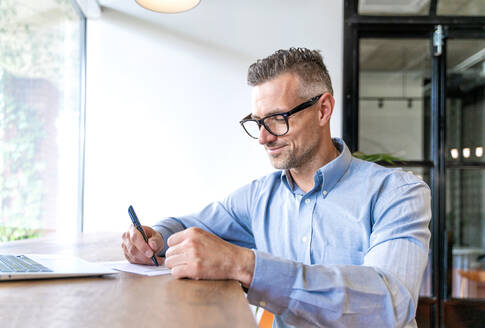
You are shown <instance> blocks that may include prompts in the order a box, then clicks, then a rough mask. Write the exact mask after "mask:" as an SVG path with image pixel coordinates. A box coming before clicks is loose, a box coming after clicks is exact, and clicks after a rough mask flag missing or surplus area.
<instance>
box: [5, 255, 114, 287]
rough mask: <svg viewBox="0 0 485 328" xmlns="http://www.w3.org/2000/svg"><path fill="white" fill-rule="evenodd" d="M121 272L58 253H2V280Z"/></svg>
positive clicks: (100, 274)
mask: <svg viewBox="0 0 485 328" xmlns="http://www.w3.org/2000/svg"><path fill="white" fill-rule="evenodd" d="M112 273H119V272H118V271H115V270H112V269H111V268H109V267H107V266H105V265H102V264H97V263H91V262H87V261H84V260H82V259H80V258H78V257H75V256H69V255H57V254H23V255H11V254H8V255H2V254H0V281H2V280H24V279H44V278H65V277H83V276H102V275H105V274H112Z"/></svg>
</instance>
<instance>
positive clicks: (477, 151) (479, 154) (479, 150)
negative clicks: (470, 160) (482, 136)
mask: <svg viewBox="0 0 485 328" xmlns="http://www.w3.org/2000/svg"><path fill="white" fill-rule="evenodd" d="M475 156H477V157H482V156H483V147H477V148H475Z"/></svg>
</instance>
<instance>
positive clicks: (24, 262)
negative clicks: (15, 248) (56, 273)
mask: <svg viewBox="0 0 485 328" xmlns="http://www.w3.org/2000/svg"><path fill="white" fill-rule="evenodd" d="M0 272H52V270H50V269H48V268H46V267H45V266H43V265H42V264H39V263H37V262H35V261H34V260H32V259H30V258H28V257H27V256H24V255H17V256H15V255H0Z"/></svg>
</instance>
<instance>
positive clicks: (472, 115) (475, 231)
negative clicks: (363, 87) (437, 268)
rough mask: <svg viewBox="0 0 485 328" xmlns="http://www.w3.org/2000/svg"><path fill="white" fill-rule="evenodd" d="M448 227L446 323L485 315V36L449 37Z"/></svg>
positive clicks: (447, 82)
mask: <svg viewBox="0 0 485 328" xmlns="http://www.w3.org/2000/svg"><path fill="white" fill-rule="evenodd" d="M446 48H447V52H446V71H447V73H446V90H445V95H446V125H445V126H446V146H445V163H446V211H445V215H446V230H447V231H448V236H449V248H450V249H451V256H450V258H449V260H448V264H447V265H448V267H449V268H448V271H449V273H450V276H451V279H450V280H451V281H449V282H448V285H449V286H448V288H449V290H448V293H447V294H448V295H447V296H448V299H449V301H448V302H447V305H446V308H447V309H448V310H449V311H448V312H449V313H445V318H446V320H445V325H446V326H447V327H452V326H454V325H455V324H456V323H457V322H458V321H462V322H463V321H464V322H467V321H468V324H469V325H468V326H469V327H473V326H475V324H478V322H475V320H472V319H471V318H470V316H469V315H468V314H467V311H468V310H467V309H465V308H462V307H463V305H464V304H473V305H474V306H476V307H478V308H481V310H480V311H481V313H482V317H481V322H482V324H483V322H484V321H483V320H484V319H483V318H484V316H485V154H484V148H485V39H462V38H451V37H450V38H449V39H448V40H447V42H446Z"/></svg>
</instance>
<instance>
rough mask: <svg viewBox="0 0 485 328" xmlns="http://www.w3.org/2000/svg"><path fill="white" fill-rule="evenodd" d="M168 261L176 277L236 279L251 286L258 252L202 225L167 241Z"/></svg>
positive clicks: (166, 259) (177, 234)
mask: <svg viewBox="0 0 485 328" xmlns="http://www.w3.org/2000/svg"><path fill="white" fill-rule="evenodd" d="M167 244H168V246H169V247H170V248H169V249H168V250H167V252H166V254H165V265H166V266H167V267H168V268H170V269H171V270H172V275H173V276H174V277H176V278H191V279H214V280H216V279H233V280H238V281H240V282H241V283H242V284H243V286H244V287H247V288H248V287H249V285H250V284H251V281H252V279H253V273H254V253H253V252H252V251H251V250H250V249H247V248H244V247H239V246H236V245H233V244H231V243H228V242H226V241H224V240H222V239H221V238H219V237H217V236H215V235H213V234H211V233H209V232H207V231H205V230H202V229H199V228H189V229H186V230H184V231H181V232H178V233H175V234H173V235H172V236H171V237H170V238H169V239H168V241H167Z"/></svg>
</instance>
